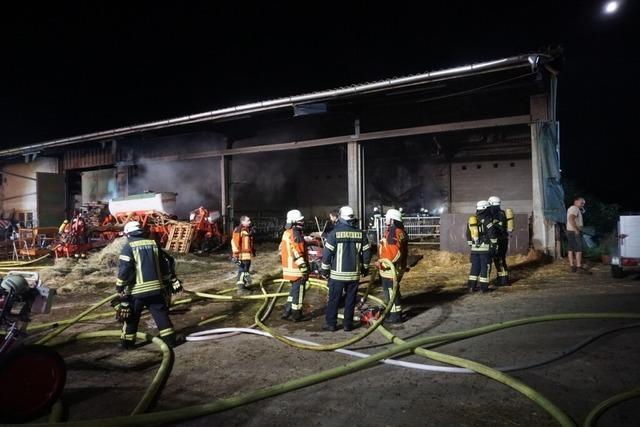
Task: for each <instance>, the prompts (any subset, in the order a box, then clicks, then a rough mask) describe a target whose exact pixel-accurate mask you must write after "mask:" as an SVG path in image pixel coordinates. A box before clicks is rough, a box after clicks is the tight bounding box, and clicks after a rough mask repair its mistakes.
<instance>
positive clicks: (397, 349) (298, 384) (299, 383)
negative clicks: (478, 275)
mask: <svg viewBox="0 0 640 427" xmlns="http://www.w3.org/2000/svg"><path fill="white" fill-rule="evenodd" d="M392 271H394V273H395V270H392ZM310 284H311V285H313V286H315V287H320V288H326V287H325V286H324V285H323V284H322V283H320V281H314V280H311V281H310ZM261 287H262V284H261ZM397 288H398V283H397V281H396V280H394V287H393V291H392V293H391V299H390V301H393V299H394V298H393V297H394V296H395V293H396V292H397ZM263 292H265V293H264V294H263V295H260V296H259V297H261V298H265V303H264V304H263V305H262V307H261V308H260V310H259V311H258V313H262V312H263V310H264V307H265V306H266V303H267V300H266V298H267V295H269V297H273V298H274V300H273V301H275V298H277V297H280V296H284V295H287V294H286V293H284V294H281V293H280V292H277V293H275V294H267V293H266V290H264V289H263ZM111 298H113V296H110V297H109V298H108V299H105V300H103V301H100V302H98V303H96V304H94V305H93V306H92V307H91V308H90V309H89V310H85V312H83V313H81V314H80V315H78V316H76V317H74V318H73V319H77V320H76V321H79V320H81V319H82V318H83V314H84V315H86V314H87V313H88V312H90V311H92V310H95V309H96V308H97V307H99V306H100V305H102V304H104V303H106V302H107V301H109V300H110V299H111ZM370 298H372V299H375V300H378V301H379V299H377V298H375V297H370ZM256 299H257V298H256ZM390 306H391V304H387V307H386V309H385V311H384V313H383V315H382V316H381V318H380V319H378V320H377V321H376V322H375V323H374V325H375V327H371V328H369V329H368V330H367V331H365V332H368V331H369V330H370V331H371V332H372V331H373V330H375V329H376V328H377V329H378V331H379V332H381V333H382V334H383V335H384V336H385V337H387V338H388V339H389V340H390V341H391V342H393V343H394V344H395V345H394V346H393V347H391V348H389V349H386V350H383V351H380V352H378V353H376V354H373V355H371V356H369V357H367V358H364V359H359V360H357V361H354V362H350V363H348V364H346V365H343V366H338V367H335V368H332V369H328V370H325V371H322V372H319V373H315V374H311V375H308V376H306V377H302V378H298V379H294V380H291V381H287V382H285V383H282V384H278V385H274V386H270V387H266V388H263V389H260V390H256V391H253V392H250V393H247V394H245V395H241V396H235V397H231V398H227V399H221V400H217V401H214V402H210V403H205V404H200V405H194V406H190V407H186V408H180V409H175V410H169V411H161V412H154V413H150V414H142V413H140V412H137V413H138V415H135V416H126V417H114V418H107V419H98V420H90V421H78V422H72V423H69V425H72V426H75V425H77V426H114V425H117V426H120V425H150V424H166V423H170V422H178V421H183V420H187V419H191V418H195V417H199V416H204V415H209V414H213V413H216V412H220V411H223V410H227V409H231V408H234V407H237V406H241V405H244V404H247V403H251V402H255V401H258V400H261V399H265V398H269V397H272V396H277V395H280V394H283V393H286V392H289V391H292V390H296V389H299V388H303V387H306V386H309V385H312V384H317V383H319V382H323V381H327V380H329V379H333V378H337V377H340V376H343V375H347V374H349V373H352V372H356V371H359V370H362V369H365V368H366V367H368V366H371V365H373V364H375V363H377V362H378V361H380V360H382V359H387V358H391V357H394V356H396V355H399V354H402V353H406V352H414V353H415V354H418V355H421V356H423V357H427V358H430V359H433V360H438V361H440V362H444V363H448V364H452V365H455V366H462V367H465V368H468V369H471V370H474V371H476V372H478V373H480V374H482V375H485V376H487V377H488V378H491V379H494V380H496V381H499V382H501V383H503V384H505V385H508V386H509V387H511V388H513V389H515V390H517V391H519V392H520V393H522V394H524V395H525V396H526V397H528V398H530V399H531V400H533V401H534V402H535V403H537V404H538V405H540V406H541V407H542V408H543V409H545V411H547V412H548V413H549V414H550V415H551V416H552V417H553V418H554V419H556V421H557V422H558V423H559V424H560V425H563V426H570V425H571V426H573V425H575V423H574V422H573V420H572V419H571V418H570V417H569V416H568V415H567V414H565V413H564V412H563V411H562V410H561V409H560V408H558V407H557V406H556V405H554V404H553V403H552V402H550V401H549V400H548V399H546V398H545V397H544V396H542V395H541V394H540V393H538V392H537V391H535V390H533V389H532V388H530V387H528V386H526V385H525V384H523V383H521V382H520V381H519V380H517V379H515V378H512V377H511V376H509V375H506V374H504V373H502V372H500V371H496V370H494V369H492V368H489V367H487V366H485V365H482V364H480V363H477V362H473V361H470V360H466V359H462V358H459V357H456V356H450V355H446V354H442V353H437V352H434V351H431V350H426V349H424V348H421V347H426V346H429V345H434V344H439V345H440V344H442V343H446V342H451V341H455V340H462V339H467V338H471V337H475V336H479V335H483V334H487V333H491V332H495V331H499V330H503V329H507V328H513V327H517V326H523V325H528V324H533V323H540V322H549V321H558V320H578V319H634V320H637V319H640V314H637V313H570V314H557V315H546V316H536V317H530V318H524V319H517V320H512V321H507V322H501V323H497V324H493V325H486V326H482V327H479V328H474V329H471V330H467V331H460V332H452V333H446V334H440V335H436V336H430V337H422V338H417V339H413V340H410V341H403V340H401V339H400V338H398V337H395V336H394V335H393V334H391V333H390V332H389V331H388V330H386V329H385V328H384V327H382V326H381V325H380V323H381V322H382V321H383V320H384V316H385V315H386V314H387V312H388V311H389V307H390ZM257 320H260V319H257ZM59 323H60V322H59ZM73 323H75V322H69V324H66V325H65V326H64V328H65V329H66V328H67V327H69V326H70V325H71V324H73ZM257 323H258V322H257ZM260 323H262V322H260ZM260 323H258V324H259V325H260ZM263 326H265V325H264V324H263ZM265 328H266V326H265ZM267 331H268V332H269V333H271V331H270V330H269V328H267ZM56 332H57V331H56ZM60 332H62V331H60ZM60 332H58V333H60ZM369 333H370V332H369ZM50 335H52V334H49V335H47V336H46V337H45V338H43V340H45V339H47V341H48V340H49V339H51V338H53V337H54V336H55V335H53V336H50ZM56 335H57V334H56ZM361 335H362V337H360V336H357V337H354V338H357V339H356V340H355V341H357V340H360V339H362V338H364V337H365V336H367V335H368V333H367V334H366V335H364V334H361ZM114 336H118V337H119V336H120V331H100V332H89V333H82V334H79V335H76V336H72V337H71V338H69V339H67V340H66V341H64V342H70V341H74V340H76V339H85V338H97V337H114ZM138 336H141V337H143V338H145V339H147V340H148V339H149V338H148V336H147V335H145V334H141V333H139V334H138ZM274 337H275V335H274ZM152 340H153V341H154V342H156V340H158V341H160V342H162V341H161V340H160V339H158V338H152ZM352 340H353V339H352ZM352 340H349V341H352ZM41 341H42V340H41ZM281 341H283V340H281ZM355 341H354V342H355ZM285 342H286V341H285ZM162 344H164V342H162ZM287 344H289V343H288V342H287ZM295 344H296V347H297V346H299V345H298V343H295ZM343 344H344V343H336V344H330V345H328V347H335V346H336V345H343ZM345 345H348V344H345ZM167 348H168V347H167ZM336 348H337V347H336ZM309 349H310V350H317V348H314V347H312V348H309ZM169 351H171V350H170V349H169ZM164 361H165V357H164V350H163V363H164ZM164 366H165V367H163V364H161V368H163V369H162V371H163V374H164V373H166V375H168V371H169V370H170V366H167V365H164ZM160 371H161V369H159V370H158V372H157V373H156V376H155V377H154V380H153V381H152V384H151V385H150V387H149V388H148V389H147V393H145V397H143V400H141V402H140V403H139V404H138V406H137V407H136V410H139V408H144V409H146V407H148V403H150V402H151V401H152V400H153V396H155V393H157V391H158V390H159V389H160V388H161V385H162V384H163V381H160V380H159V375H160ZM165 381H166V378H165ZM152 389H153V390H155V392H154V393H148V392H149V391H150V390H152ZM147 395H150V396H152V397H149V398H147ZM639 395H640V388H636V389H633V390H631V391H629V392H626V393H622V394H620V395H617V396H614V397H612V398H610V399H607V400H606V401H604V402H602V403H601V404H599V405H598V406H597V407H596V408H594V410H592V411H591V412H590V414H589V415H588V417H587V420H586V421H585V425H592V424H593V422H595V420H596V419H597V417H598V416H600V414H602V413H603V412H604V411H605V410H606V409H608V408H609V407H611V406H613V405H615V404H617V403H619V402H621V401H623V400H626V399H630V398H634V397H637V396H639ZM144 409H140V410H141V411H144Z"/></svg>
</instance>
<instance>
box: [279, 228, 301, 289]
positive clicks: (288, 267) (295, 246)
mask: <svg viewBox="0 0 640 427" xmlns="http://www.w3.org/2000/svg"><path fill="white" fill-rule="evenodd" d="M307 257H308V256H307V248H306V246H305V242H304V234H303V233H302V229H300V228H299V227H293V228H289V229H287V230H285V231H284V233H283V234H282V241H281V242H280V258H281V260H282V278H283V279H285V280H291V281H295V280H298V279H299V278H301V277H302V276H303V274H302V272H301V271H300V265H301V264H303V263H307Z"/></svg>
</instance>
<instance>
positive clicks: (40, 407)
mask: <svg viewBox="0 0 640 427" xmlns="http://www.w3.org/2000/svg"><path fill="white" fill-rule="evenodd" d="M66 379H67V367H66V365H65V363H64V360H62V357H60V355H59V354H58V353H56V352H55V351H54V350H53V349H51V348H50V347H46V346H44V345H26V346H22V347H19V348H17V349H16V350H14V351H11V352H9V353H8V354H6V355H5V356H3V357H2V358H1V359H0V402H2V405H1V406H0V422H25V421H29V420H32V419H34V418H36V417H38V416H41V415H42V414H43V413H45V412H46V411H47V410H48V409H50V408H51V406H52V405H53V404H54V403H55V401H56V400H57V399H58V397H60V395H61V394H62V389H63V388H64V385H65V382H66Z"/></svg>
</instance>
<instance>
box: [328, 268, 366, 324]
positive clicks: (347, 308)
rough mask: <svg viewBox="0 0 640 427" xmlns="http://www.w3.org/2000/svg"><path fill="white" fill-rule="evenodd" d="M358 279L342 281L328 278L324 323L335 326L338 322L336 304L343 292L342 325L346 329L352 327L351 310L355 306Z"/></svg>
mask: <svg viewBox="0 0 640 427" xmlns="http://www.w3.org/2000/svg"><path fill="white" fill-rule="evenodd" d="M358 284H359V281H353V282H343V281H341V280H335V279H329V302H328V303H327V311H326V313H325V324H326V325H328V326H331V327H335V326H336V324H337V322H338V306H339V305H340V299H341V298H342V295H343V293H344V321H343V323H342V326H343V327H344V328H346V329H351V328H352V327H353V312H354V311H355V307H356V297H357V295H358Z"/></svg>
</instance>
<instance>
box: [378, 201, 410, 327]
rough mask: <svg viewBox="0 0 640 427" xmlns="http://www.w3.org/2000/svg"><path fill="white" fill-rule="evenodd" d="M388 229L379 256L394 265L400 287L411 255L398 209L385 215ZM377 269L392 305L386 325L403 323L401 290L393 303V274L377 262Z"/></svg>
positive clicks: (379, 249)
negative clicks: (408, 257)
mask: <svg viewBox="0 0 640 427" xmlns="http://www.w3.org/2000/svg"><path fill="white" fill-rule="evenodd" d="M384 219H385V223H386V225H387V229H386V230H385V232H384V236H383V237H382V239H381V240H380V244H379V246H378V254H379V257H380V259H381V260H382V259H386V260H388V261H390V262H392V263H393V265H394V267H395V268H396V272H397V281H398V285H399V284H400V280H401V279H402V274H403V273H404V271H405V270H406V268H407V256H408V254H409V239H408V237H407V233H406V232H405V231H404V225H403V222H402V214H401V213H400V211H398V210H397V209H389V210H388V211H387V213H386V214H385V218H384ZM376 267H377V268H378V269H379V270H380V279H381V281H382V289H383V290H384V296H385V300H386V302H387V303H390V304H392V306H391V311H390V312H389V317H388V318H387V319H386V320H385V323H402V306H401V305H400V288H398V292H396V295H395V298H394V299H393V301H391V290H392V289H393V273H392V272H391V271H390V270H388V269H386V268H384V266H383V265H382V264H381V263H380V261H378V262H376Z"/></svg>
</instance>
